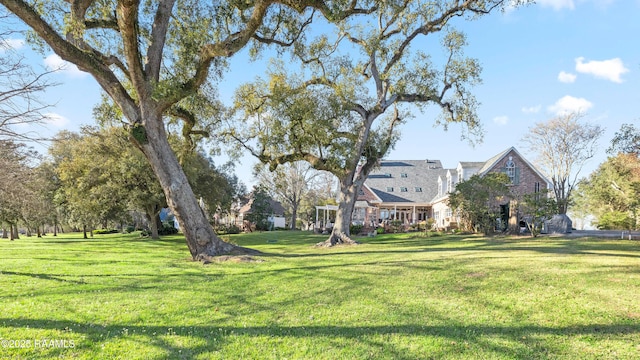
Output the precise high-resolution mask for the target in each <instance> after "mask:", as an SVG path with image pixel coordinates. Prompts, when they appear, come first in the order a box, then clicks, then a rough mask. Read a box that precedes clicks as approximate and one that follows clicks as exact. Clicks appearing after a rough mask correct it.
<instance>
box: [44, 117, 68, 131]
mask: <svg viewBox="0 0 640 360" xmlns="http://www.w3.org/2000/svg"><path fill="white" fill-rule="evenodd" d="M44 116H45V118H46V120H45V123H47V124H49V125H53V126H54V127H57V128H63V127H65V126H66V125H67V124H69V119H67V118H66V117H64V116H62V115H60V114H56V113H47V114H45V115H44Z"/></svg>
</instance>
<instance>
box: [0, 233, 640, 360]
mask: <svg viewBox="0 0 640 360" xmlns="http://www.w3.org/2000/svg"><path fill="white" fill-rule="evenodd" d="M230 239H231V240H232V241H233V242H236V243H238V244H240V245H245V246H249V247H252V248H255V249H258V250H260V251H262V252H264V255H263V256H260V257H257V259H258V260H260V261H256V262H232V261H228V262H224V263H212V264H209V265H202V264H201V263H197V262H192V261H190V260H189V254H188V251H187V247H186V245H185V243H184V239H181V238H180V237H178V236H176V237H166V238H163V239H162V240H159V241H153V240H149V239H141V238H138V237H137V236H135V235H102V236H96V237H95V238H94V239H90V240H83V239H81V238H80V237H79V236H75V235H70V236H69V235H63V236H58V237H57V238H54V237H51V236H48V237H45V238H43V239H37V238H35V237H33V238H21V239H20V240H17V241H13V242H10V241H8V240H5V239H1V240H0V253H1V254H2V255H1V263H0V339H1V340H2V347H0V358H2V359H5V358H9V359H11V358H14V359H50V358H70V359H118V358H119V359H181V358H183V359H218V358H224V359H241V358H242V359H369V358H371V359H429V358H433V359H549V358H561V359H634V358H636V359H640V242H638V241H623V240H598V239H571V240H568V239H561V238H538V239H530V238H483V237H463V236H441V237H430V238H423V237H419V236H415V235H414V236H412V235H410V234H402V235H390V234H389V235H381V236H378V237H376V238H364V239H362V241H363V244H361V245H358V246H353V247H337V248H332V249H326V248H315V247H313V246H312V245H313V244H315V243H317V242H319V241H321V240H323V239H324V238H323V237H318V236H314V235H309V234H307V233H300V232H272V233H261V234H250V235H234V236H231V238H230Z"/></svg>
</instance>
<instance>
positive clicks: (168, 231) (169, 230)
mask: <svg viewBox="0 0 640 360" xmlns="http://www.w3.org/2000/svg"><path fill="white" fill-rule="evenodd" d="M177 233H178V229H176V228H175V226H173V225H171V224H169V223H162V226H161V227H159V228H158V235H173V234H177Z"/></svg>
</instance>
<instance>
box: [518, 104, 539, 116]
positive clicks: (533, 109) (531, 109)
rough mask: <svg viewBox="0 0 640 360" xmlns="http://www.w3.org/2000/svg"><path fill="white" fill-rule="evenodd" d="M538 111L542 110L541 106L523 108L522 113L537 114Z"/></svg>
mask: <svg viewBox="0 0 640 360" xmlns="http://www.w3.org/2000/svg"><path fill="white" fill-rule="evenodd" d="M540 109H542V106H540V105H537V106H529V107H523V108H522V112H523V113H525V114H537V113H539V112H540Z"/></svg>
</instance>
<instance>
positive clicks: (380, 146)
mask: <svg viewBox="0 0 640 360" xmlns="http://www.w3.org/2000/svg"><path fill="white" fill-rule="evenodd" d="M523 2H524V1H510V2H508V3H509V4H510V5H517V4H518V3H523ZM504 5H505V4H504V2H503V1H501V0H493V1H435V2H434V1H430V2H427V1H408V0H396V1H386V2H384V6H380V7H379V8H378V9H377V11H376V12H375V16H376V17H375V21H371V22H369V23H366V24H365V23H363V22H362V21H358V19H347V20H346V21H343V22H341V23H340V24H339V28H338V31H336V33H335V34H334V35H331V33H330V32H327V31H322V30H321V29H318V30H317V32H322V34H321V35H319V36H318V37H317V38H316V39H314V41H313V42H311V43H310V45H309V46H298V47H295V48H294V52H293V54H294V57H295V58H297V60H298V62H299V64H300V65H301V68H300V70H299V71H297V72H296V71H295V69H292V66H291V65H289V64H284V63H279V64H276V65H274V66H273V67H272V68H271V69H270V73H269V78H268V79H266V80H258V81H256V82H255V83H253V84H249V85H246V86H244V87H242V88H241V89H240V90H239V91H238V93H237V104H238V107H239V109H240V110H241V111H242V112H241V113H242V115H241V116H240V117H239V118H240V119H241V121H242V122H243V123H245V124H246V126H245V128H243V129H241V130H239V129H238V126H237V125H234V126H233V129H232V131H231V136H232V137H233V138H234V139H235V140H237V141H238V142H239V143H241V144H242V146H243V147H245V148H246V149H248V150H249V151H250V152H251V153H252V154H253V155H255V156H256V157H257V158H258V159H260V161H262V162H264V163H268V164H269V165H270V167H271V169H272V170H273V169H275V168H276V167H277V166H279V165H281V164H284V163H287V162H292V161H298V160H306V161H308V162H309V163H310V164H311V165H312V166H313V167H314V168H316V169H318V170H324V171H328V172H331V173H333V174H334V175H335V176H336V177H338V179H339V181H340V194H339V200H338V203H339V208H338V211H337V214H336V222H335V225H334V227H333V231H332V234H331V236H330V237H329V239H328V240H327V241H326V243H325V244H326V245H329V246H331V245H335V244H338V243H353V240H352V239H351V238H350V230H349V227H350V224H351V216H352V213H353V209H354V205H355V202H356V199H357V195H358V193H359V191H360V189H361V187H362V185H363V184H364V182H365V180H366V178H367V176H368V175H369V174H370V172H371V171H372V170H373V169H374V168H375V166H376V165H377V164H378V162H379V160H380V159H382V158H383V157H384V156H385V155H387V153H388V152H389V150H390V149H391V148H392V147H393V146H394V144H395V142H396V141H397V140H398V138H399V134H398V131H397V128H398V125H400V124H402V123H403V121H404V120H405V119H407V118H408V117H409V112H408V106H410V105H413V106H414V107H417V108H424V107H427V106H429V105H434V106H437V107H439V108H440V109H441V110H442V116H441V117H440V118H439V119H438V120H437V121H436V123H437V124H441V125H443V126H444V127H445V128H446V127H447V125H448V124H450V123H460V124H462V125H463V126H464V129H465V130H466V131H468V133H466V134H467V135H473V136H471V138H472V139H475V138H476V137H475V135H477V134H478V133H480V132H481V131H480V126H479V125H480V122H479V119H478V117H477V114H476V108H477V102H476V99H475V97H474V96H473V94H472V92H471V87H472V86H473V85H475V84H477V83H478V82H479V81H480V65H479V63H478V61H476V60H475V59H470V58H467V57H465V56H464V53H463V47H464V46H465V45H466V39H465V36H464V35H463V34H462V33H460V32H458V31H455V29H454V28H453V27H454V26H453V24H452V23H453V21H454V19H456V18H459V17H466V18H468V19H473V18H477V17H479V16H482V15H485V14H488V13H490V12H491V11H493V10H495V9H498V8H500V7H502V6H504ZM351 20H352V21H351ZM438 42H440V46H438ZM427 49H428V50H427ZM245 119H249V121H245Z"/></svg>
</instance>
